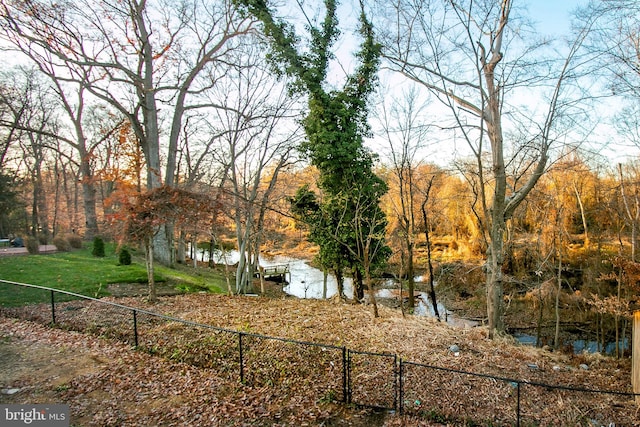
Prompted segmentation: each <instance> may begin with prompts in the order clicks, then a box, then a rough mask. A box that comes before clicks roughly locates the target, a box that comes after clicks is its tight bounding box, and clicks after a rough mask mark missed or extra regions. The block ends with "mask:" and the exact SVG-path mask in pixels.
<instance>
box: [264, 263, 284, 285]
mask: <svg viewBox="0 0 640 427" xmlns="http://www.w3.org/2000/svg"><path fill="white" fill-rule="evenodd" d="M260 274H261V275H262V277H263V278H264V279H265V280H273V281H277V282H281V283H282V282H286V283H291V271H290V270H289V264H278V265H270V266H268V267H260Z"/></svg>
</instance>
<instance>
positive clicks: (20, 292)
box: [0, 245, 226, 306]
mask: <svg viewBox="0 0 640 427" xmlns="http://www.w3.org/2000/svg"><path fill="white" fill-rule="evenodd" d="M155 267H156V268H155V279H156V282H166V283H168V284H171V285H172V286H175V287H177V288H180V289H182V290H185V291H202V290H206V291H210V292H222V289H224V288H225V287H226V286H225V285H224V278H223V277H221V276H220V275H219V274H217V273H215V272H212V271H209V270H193V269H189V268H186V267H180V268H178V269H170V268H167V267H163V266H160V265H158V264H156V266H155ZM0 279H2V280H8V281H12V282H19V283H27V284H31V285H38V286H45V287H48V288H55V289H61V290H65V291H69V292H74V293H77V294H81V295H86V296H90V297H94V298H99V297H103V296H106V295H108V294H109V293H108V291H107V286H108V285H109V284H111V283H146V282H147V272H146V269H145V265H144V260H143V259H142V258H137V257H134V259H133V262H132V263H131V265H118V257H117V254H116V253H115V250H114V247H113V246H112V245H107V247H106V256H105V257H104V258H97V257H94V256H93V255H91V247H90V246H89V247H87V248H84V249H80V250H74V251H72V252H59V253H55V254H48V255H22V256H7V257H0ZM49 298H50V293H49V292H47V291H43V290H38V289H33V288H26V287H19V286H13V285H8V284H3V283H0V306H1V305H10V306H15V305H23V304H28V303H41V302H45V301H48V300H49ZM58 298H60V295H57V296H56V299H58Z"/></svg>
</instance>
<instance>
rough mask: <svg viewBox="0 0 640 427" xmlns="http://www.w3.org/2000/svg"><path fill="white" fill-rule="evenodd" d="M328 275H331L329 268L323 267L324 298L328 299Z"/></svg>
mask: <svg viewBox="0 0 640 427" xmlns="http://www.w3.org/2000/svg"><path fill="white" fill-rule="evenodd" d="M328 276H329V275H328V274H327V269H326V268H323V269H322V299H327V278H328ZM338 295H339V294H338Z"/></svg>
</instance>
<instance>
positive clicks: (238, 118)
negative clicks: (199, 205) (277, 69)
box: [210, 44, 300, 293]
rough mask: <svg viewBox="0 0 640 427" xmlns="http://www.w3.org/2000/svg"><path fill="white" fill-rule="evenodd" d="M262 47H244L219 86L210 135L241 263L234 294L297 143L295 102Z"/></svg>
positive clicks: (252, 260)
mask: <svg viewBox="0 0 640 427" xmlns="http://www.w3.org/2000/svg"><path fill="white" fill-rule="evenodd" d="M263 52H264V51H263V50H261V49H260V45H259V44H256V45H254V46H247V48H246V49H245V50H244V51H243V53H242V55H239V57H238V58H236V59H235V63H236V65H235V66H233V67H229V69H228V72H227V76H226V78H225V79H224V80H221V81H219V82H218V87H217V88H216V92H215V93H216V94H217V95H218V100H219V101H218V102H220V105H221V106H222V107H223V108H218V109H216V113H215V116H214V117H215V119H213V118H212V119H210V121H211V122H212V123H213V124H212V126H214V128H213V130H214V132H213V134H215V135H219V138H217V149H215V150H213V151H214V152H215V153H217V155H218V156H219V157H218V159H217V162H218V164H219V165H221V169H222V170H223V175H222V176H221V184H220V187H221V188H223V190H225V191H227V193H228V194H229V195H230V200H231V205H232V209H230V210H229V213H230V214H231V216H232V219H233V221H234V223H235V232H236V240H237V245H238V252H239V255H240V259H239V262H238V265H237V271H236V289H235V291H236V292H237V293H244V292H246V291H248V290H249V289H250V284H251V279H252V277H253V276H254V273H255V272H256V271H257V268H258V257H259V254H260V246H261V244H262V240H263V236H262V233H263V228H264V227H263V225H264V217H265V212H266V210H267V209H268V208H269V206H271V200H270V198H271V195H272V194H273V191H274V188H275V184H276V181H277V179H278V177H279V173H280V171H281V170H283V169H284V168H286V167H287V165H288V164H289V163H290V162H291V161H292V159H293V154H294V149H295V146H296V145H297V144H298V143H299V139H300V129H299V125H298V124H297V123H296V122H295V120H294V119H295V117H297V115H296V108H295V102H296V99H295V98H292V97H290V96H289V94H288V93H287V90H286V86H285V84H283V82H281V81H278V80H277V79H274V78H273V76H272V75H271V73H270V71H269V70H268V68H267V66H266V64H265V63H264V59H263Z"/></svg>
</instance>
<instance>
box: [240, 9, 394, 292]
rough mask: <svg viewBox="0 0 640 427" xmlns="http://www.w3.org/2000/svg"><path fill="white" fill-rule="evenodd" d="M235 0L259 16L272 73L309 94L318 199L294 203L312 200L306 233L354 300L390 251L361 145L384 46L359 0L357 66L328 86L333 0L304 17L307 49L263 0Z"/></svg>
mask: <svg viewBox="0 0 640 427" xmlns="http://www.w3.org/2000/svg"><path fill="white" fill-rule="evenodd" d="M238 2H239V3H241V4H242V5H243V6H244V7H246V9H247V11H248V12H249V13H251V14H252V15H254V16H255V17H256V18H258V19H259V20H260V21H261V22H262V24H263V31H264V33H265V35H266V36H267V38H268V39H269V41H270V43H271V52H270V54H269V57H270V59H271V61H272V63H273V64H274V66H275V67H276V71H277V72H279V73H281V74H286V75H288V76H290V77H292V78H293V80H294V83H293V84H292V86H291V90H292V91H294V92H297V93H303V94H304V95H306V96H307V97H308V112H307V115H306V116H305V117H304V119H303V121H302V123H303V126H304V130H305V134H306V140H305V142H304V143H303V144H302V145H301V151H302V152H303V153H304V154H305V155H307V157H308V158H309V160H310V162H311V164H312V165H314V166H316V167H317V168H318V171H319V173H320V177H319V182H318V187H319V189H320V190H321V192H322V197H321V198H311V195H310V194H302V193H299V194H298V196H304V198H303V199H299V200H298V202H300V203H302V205H299V206H298V207H297V208H296V209H302V210H304V209H305V205H304V203H306V202H313V203H317V207H318V209H317V210H316V213H315V214H314V215H313V216H312V217H306V218H307V219H309V218H311V220H312V221H313V225H312V230H311V231H312V232H311V233H310V238H311V239H312V240H313V241H314V243H317V244H318V245H319V246H320V261H321V262H322V263H323V266H324V267H326V268H329V269H331V270H332V271H333V272H334V273H335V274H336V276H337V279H338V282H341V277H342V274H343V271H342V270H343V268H344V267H345V266H349V267H350V268H351V270H352V274H353V277H354V297H355V298H356V299H358V300H359V299H361V298H362V297H363V296H364V288H363V277H365V276H368V275H369V273H370V272H371V271H365V270H375V269H377V268H379V267H381V266H382V265H384V264H385V263H386V260H387V259H388V256H389V254H390V251H389V250H388V247H387V246H386V243H385V241H384V233H379V230H380V229H382V230H384V228H385V226H386V219H385V217H384V214H383V213H382V210H381V209H380V204H379V201H380V198H381V197H382V195H384V194H385V193H386V191H387V187H386V185H385V183H384V182H383V181H382V180H381V179H380V178H379V177H378V176H376V175H375V173H374V172H373V164H374V160H375V158H374V156H373V154H372V153H371V152H370V151H369V150H368V149H367V148H366V147H365V146H364V138H365V137H366V136H368V135H369V134H370V127H369V124H368V123H367V118H368V113H369V105H368V98H369V95H371V93H372V92H373V91H374V90H375V87H376V85H377V71H378V67H379V58H380V53H381V46H380V44H379V43H377V42H376V41H375V38H374V33H373V27H372V25H371V23H370V22H369V20H368V19H367V17H366V14H365V12H364V7H363V5H362V4H361V5H360V6H361V13H360V36H361V37H362V43H361V45H360V48H359V51H358V52H357V53H356V57H357V59H358V60H359V66H358V67H357V68H356V69H355V71H354V72H353V73H352V74H350V75H349V76H348V77H347V78H346V81H345V83H344V86H343V87H342V89H341V90H328V89H327V87H329V86H330V85H329V84H328V82H327V71H328V68H329V64H330V60H331V59H332V57H333V54H332V51H331V49H332V47H333V44H334V43H335V42H336V41H337V39H338V37H339V35H340V31H339V29H338V19H337V16H336V10H337V1H336V0H325V2H324V9H325V16H324V19H323V20H322V21H321V22H320V24H319V25H315V24H314V23H313V22H312V21H311V20H308V21H307V25H306V28H307V30H308V33H309V34H308V40H309V46H308V47H307V49H306V50H305V49H303V47H302V46H301V42H300V40H301V38H300V37H299V36H298V35H296V33H295V29H294V27H293V25H291V24H289V23H287V22H285V21H283V20H280V19H278V18H276V17H275V14H274V11H273V9H272V8H271V7H270V5H269V4H268V2H267V1H265V0H238ZM305 191H307V192H308V191H309V190H308V189H306V190H305ZM303 202H304V203H303ZM307 208H308V206H307ZM363 236H368V238H367V239H363ZM372 238H373V240H374V244H373V245H371V243H372V241H371V239H372ZM366 242H369V243H367V248H368V249H367V248H365V246H364V245H365V243H366ZM372 248H377V249H376V252H375V253H369V252H368V251H369V250H372ZM380 248H386V249H384V250H379V249H380ZM365 252H366V256H364V254H365ZM364 259H367V260H368V261H369V262H368V263H365V262H364ZM365 264H368V265H366V266H365Z"/></svg>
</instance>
